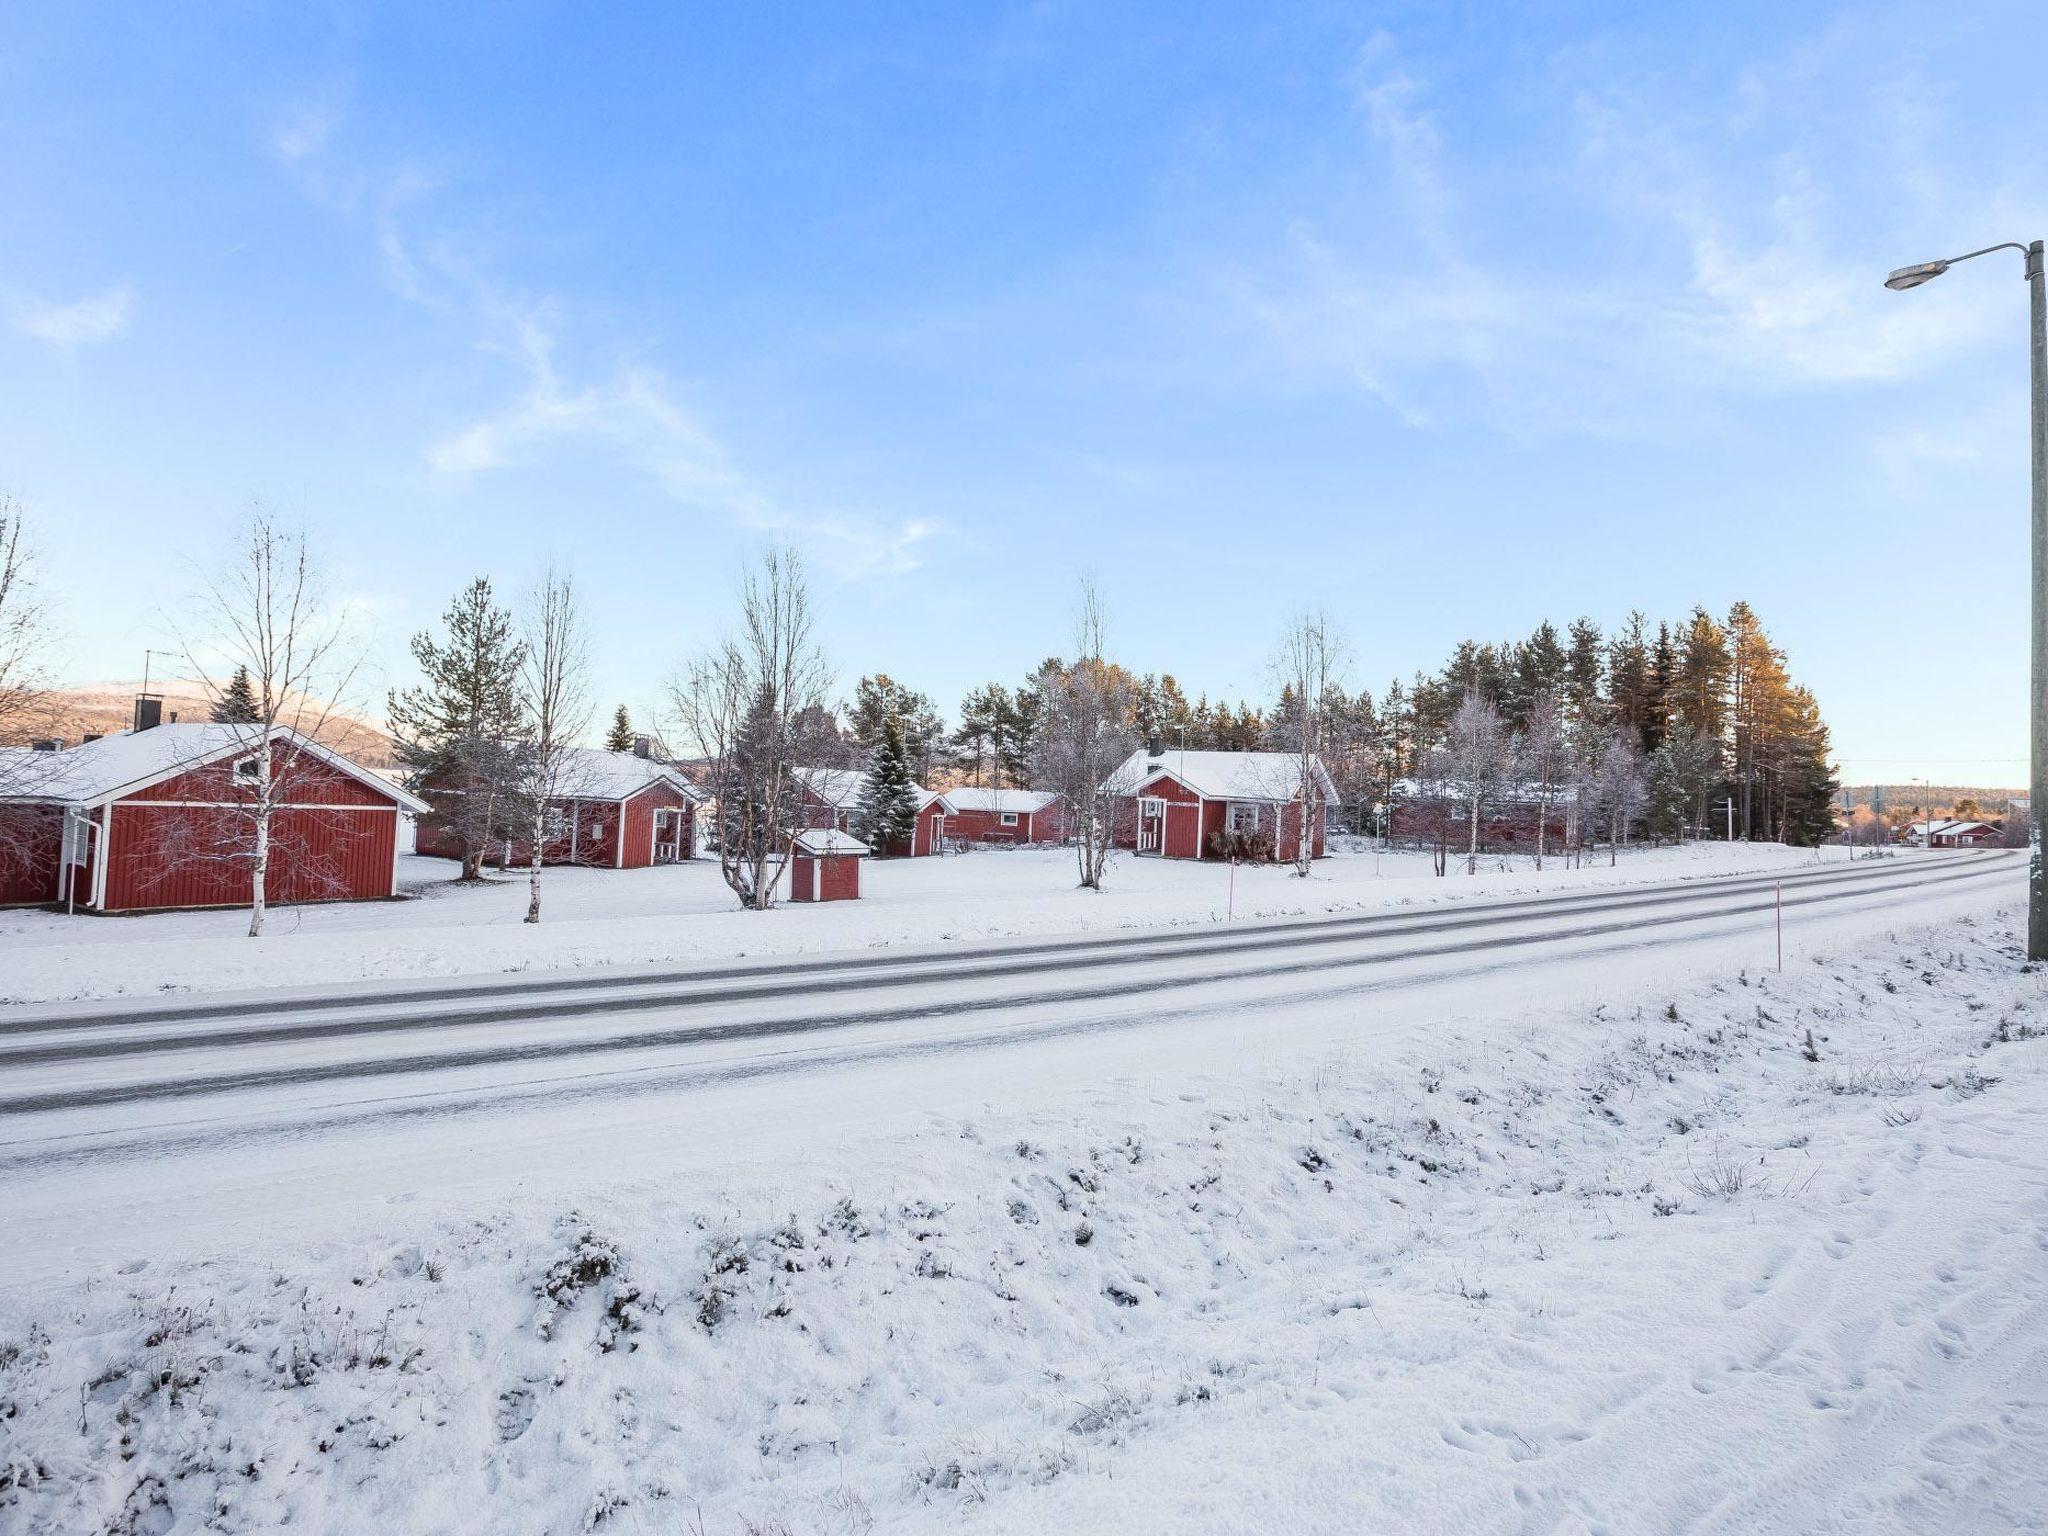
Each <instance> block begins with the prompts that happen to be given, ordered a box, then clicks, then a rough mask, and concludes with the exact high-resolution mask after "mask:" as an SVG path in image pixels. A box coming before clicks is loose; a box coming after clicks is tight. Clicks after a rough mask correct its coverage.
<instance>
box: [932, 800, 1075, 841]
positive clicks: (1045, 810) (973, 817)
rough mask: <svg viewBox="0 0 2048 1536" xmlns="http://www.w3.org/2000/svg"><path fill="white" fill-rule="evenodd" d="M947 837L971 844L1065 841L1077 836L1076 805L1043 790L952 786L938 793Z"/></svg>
mask: <svg viewBox="0 0 2048 1536" xmlns="http://www.w3.org/2000/svg"><path fill="white" fill-rule="evenodd" d="M939 801H940V803H941V804H942V805H943V806H944V807H945V812H946V836H948V837H950V838H953V839H955V840H956V841H960V842H968V843H1064V842H1067V841H1069V840H1070V839H1071V838H1072V837H1073V835H1074V807H1073V803H1072V802H1071V801H1069V800H1068V799H1067V797H1066V796H1065V795H1058V794H1054V793H1052V792H1051V791H1049V790H1043V789H968V788H960V789H949V790H946V791H944V792H943V793H942V794H941V795H940V796H939Z"/></svg>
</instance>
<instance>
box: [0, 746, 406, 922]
mask: <svg viewBox="0 0 2048 1536" xmlns="http://www.w3.org/2000/svg"><path fill="white" fill-rule="evenodd" d="M266 752H267V753H268V754H269V757H270V769H269V772H270V780H271V783H272V785H273V789H272V791H271V793H272V796H273V799H272V805H273V809H272V811H271V814H270V834H269V835H270V854H269V867H268V873H267V876H266V879H265V897H266V899H267V900H268V901H271V902H275V903H291V902H304V901H361V900H369V899H372V898H377V897H389V896H394V895H396V894H397V891H398V847H399V837H398V824H399V819H400V817H401V816H402V815H406V814H412V813H417V812H420V811H424V810H425V809H426V806H425V805H424V804H423V803H422V802H421V801H419V800H417V799H415V798H414V797H413V796H412V795H409V794H407V793H406V792H405V791H404V790H402V789H400V788H398V787H397V786H396V785H394V784H392V783H391V782H390V781H388V780H387V779H385V778H383V777H382V776H381V775H379V774H377V773H375V772H373V771H372V770H370V769H368V768H364V767H362V766H361V765H360V764H357V763H354V762H351V761H350V760H349V759H348V758H346V757H344V756H343V755H342V754H341V753H339V752H336V751H334V750H332V749H331V748H328V747H323V746H321V745H319V744H318V743H317V742H314V741H312V740H310V739H309V738H307V737H305V736H303V735H301V734H300V733H298V732H297V731H294V730H291V729H290V728H288V727H285V726H277V727H273V728H272V729H271V730H270V731H268V732H266V731H265V730H264V729H263V727H261V726H257V725H216V724H212V723H199V722H190V723H186V724H183V725H180V724H176V723H173V724H169V725H158V726H153V727H151V728H149V729H146V730H138V731H123V732H121V733H120V734H119V735H114V736H105V737H101V738H100V739H98V740H96V741H88V742H86V743H85V744H84V745H82V746H77V747H73V748H71V749H70V750H68V751H62V750H53V751H47V752H43V751H37V752H21V753H12V754H10V755H9V757H8V760H7V763H6V764H5V773H4V779H0V902H7V903H16V904H19V903H28V902H36V903H41V902H68V903H69V904H70V905H71V906H73V907H75V908H83V909H84V910H86V911H91V912H145V911H161V910H165V909H169V908H179V907H225V906H242V905H244V904H246V903H247V902H248V901H249V900H250V897H251V895H252V892H251V889H250V887H251V882H252V877H253V871H254V867H255V866H254V851H255V818H254V817H253V815H252V814H251V813H252V809H253V805H254V799H255V794H256V790H255V786H256V785H257V784H258V783H259V782H260V781H261V778H262V775H263V771H264V770H263V761H262V758H263V754H264V753H266Z"/></svg>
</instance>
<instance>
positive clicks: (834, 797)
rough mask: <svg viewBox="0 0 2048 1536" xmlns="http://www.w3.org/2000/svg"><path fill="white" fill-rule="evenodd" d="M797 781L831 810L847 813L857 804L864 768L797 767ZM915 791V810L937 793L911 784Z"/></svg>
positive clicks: (934, 797) (922, 807)
mask: <svg viewBox="0 0 2048 1536" xmlns="http://www.w3.org/2000/svg"><path fill="white" fill-rule="evenodd" d="M796 776H797V779H798V781H799V782H800V783H801V784H802V785H803V786H804V787H805V788H806V789H808V790H809V791H810V792H811V793H812V794H814V795H816V796H817V797H818V798H819V799H820V800H822V801H824V802H825V804H827V805H829V806H831V807H832V808H833V809H834V810H835V811H850V810H853V809H854V808H855V807H857V806H858V805H859V804H860V792H861V786H862V785H864V784H866V783H867V781H868V775H867V770H866V769H864V768H799V769H797V771H796ZM910 787H911V788H912V789H914V790H916V791H917V808H918V809H919V810H923V809H924V808H925V807H926V806H928V805H930V804H931V803H932V802H933V801H934V800H936V799H938V798H939V796H938V792H937V791H935V790H930V789H926V788H925V787H924V786H923V785H922V784H912V785H911V786H910Z"/></svg>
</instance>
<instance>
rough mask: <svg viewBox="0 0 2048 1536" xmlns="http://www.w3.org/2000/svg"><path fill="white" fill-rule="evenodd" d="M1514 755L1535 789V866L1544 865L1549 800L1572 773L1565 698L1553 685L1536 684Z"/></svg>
mask: <svg viewBox="0 0 2048 1536" xmlns="http://www.w3.org/2000/svg"><path fill="white" fill-rule="evenodd" d="M1517 755H1518V756H1519V757H1520V759H1521V765H1522V772H1523V773H1525V774H1527V775H1528V777H1529V782H1530V785H1531V786H1532V787H1533V788H1534V789H1535V791H1536V867H1537V868H1538V869H1541V868H1542V867H1543V854H1544V841H1545V839H1546V837H1547V836H1548V835H1549V830H1550V802H1551V801H1552V800H1553V799H1555V798H1556V796H1557V791H1558V789H1559V787H1560V786H1562V785H1563V784H1564V783H1565V782H1566V781H1567V780H1568V779H1569V778H1570V776H1571V768H1572V759H1571V743H1570V740H1569V737H1568V733H1567V731H1566V729H1565V719H1564V699H1563V697H1562V696H1561V695H1560V694H1559V693H1558V691H1557V690H1556V689H1555V688H1553V687H1548V686H1546V687H1543V688H1539V689H1538V690H1537V691H1536V693H1535V695H1534V696H1533V697H1532V698H1531V699H1530V700H1529V713H1528V722H1527V724H1526V725H1525V726H1524V727H1523V730H1522V737H1521V742H1520V747H1519V751H1518V753H1517Z"/></svg>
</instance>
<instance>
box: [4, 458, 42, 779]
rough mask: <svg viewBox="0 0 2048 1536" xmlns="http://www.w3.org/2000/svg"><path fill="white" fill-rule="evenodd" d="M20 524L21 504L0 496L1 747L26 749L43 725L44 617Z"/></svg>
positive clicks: (21, 523)
mask: <svg viewBox="0 0 2048 1536" xmlns="http://www.w3.org/2000/svg"><path fill="white" fill-rule="evenodd" d="M24 521H25V520H24V518H23V515H22V510H21V503H19V502H18V501H16V500H14V498H12V497H11V496H0V746H23V745H26V741H25V739H24V738H26V737H27V736H28V735H29V734H30V733H31V732H32V731H34V730H35V729H36V728H37V727H38V726H39V725H40V724H41V723H42V720H43V707H42V706H43V693H44V677H43V665H42V663H43V649H44V645H45V643H46V642H47V639H48V628H47V625H48V618H47V615H46V614H45V612H44V609H43V605H42V602H41V600H40V599H39V597H38V596H37V593H36V586H35V570H34V565H35V561H34V558H33V551H32V549H31V546H30V545H29V543H28V539H27V535H26V532H25V530H24ZM0 787H4V786H0Z"/></svg>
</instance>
